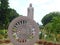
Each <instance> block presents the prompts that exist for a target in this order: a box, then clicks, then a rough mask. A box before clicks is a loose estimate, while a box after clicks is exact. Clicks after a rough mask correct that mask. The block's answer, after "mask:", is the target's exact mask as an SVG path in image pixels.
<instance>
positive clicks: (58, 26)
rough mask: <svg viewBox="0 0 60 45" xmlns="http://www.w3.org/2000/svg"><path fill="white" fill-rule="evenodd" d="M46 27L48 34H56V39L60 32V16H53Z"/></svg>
mask: <svg viewBox="0 0 60 45" xmlns="http://www.w3.org/2000/svg"><path fill="white" fill-rule="evenodd" d="M44 29H45V30H46V32H47V34H48V35H51V34H52V35H53V36H54V39H56V37H57V34H60V17H59V16H56V17H53V19H52V20H51V22H50V23H48V24H46V25H45V27H44Z"/></svg>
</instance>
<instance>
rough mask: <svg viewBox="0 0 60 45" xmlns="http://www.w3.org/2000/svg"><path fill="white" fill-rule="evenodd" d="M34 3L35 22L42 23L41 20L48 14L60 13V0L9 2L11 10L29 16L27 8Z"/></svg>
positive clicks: (16, 0) (20, 0)
mask: <svg viewBox="0 0 60 45" xmlns="http://www.w3.org/2000/svg"><path fill="white" fill-rule="evenodd" d="M30 3H32V4H33V7H34V20H35V21H36V22H38V23H39V24H42V23H41V19H42V18H43V17H44V16H45V15H46V14H48V13H50V12H53V11H60V0H9V5H10V7H11V8H13V9H15V10H16V11H17V13H19V14H21V15H23V16H27V8H28V7H29V4H30Z"/></svg>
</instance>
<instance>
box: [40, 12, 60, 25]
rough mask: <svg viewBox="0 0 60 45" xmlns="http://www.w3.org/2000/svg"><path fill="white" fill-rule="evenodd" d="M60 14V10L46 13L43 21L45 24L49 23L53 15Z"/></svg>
mask: <svg viewBox="0 0 60 45" xmlns="http://www.w3.org/2000/svg"><path fill="white" fill-rule="evenodd" d="M56 16H59V17H60V12H51V13H49V14H46V15H45V16H44V17H43V18H42V20H41V21H42V23H43V25H46V24H47V23H49V22H51V20H52V19H53V17H56Z"/></svg>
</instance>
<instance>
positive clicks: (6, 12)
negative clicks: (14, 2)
mask: <svg viewBox="0 0 60 45" xmlns="http://www.w3.org/2000/svg"><path fill="white" fill-rule="evenodd" d="M8 4H9V3H8V0H0V29H7V28H8V25H9V23H10V22H11V21H12V20H13V19H14V18H16V17H18V16H19V14H18V13H17V12H16V11H15V10H14V9H12V8H10V7H9V5H8Z"/></svg>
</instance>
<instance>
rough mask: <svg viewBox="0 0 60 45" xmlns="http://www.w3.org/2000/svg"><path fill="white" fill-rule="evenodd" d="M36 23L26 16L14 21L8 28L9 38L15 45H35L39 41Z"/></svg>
mask: <svg viewBox="0 0 60 45" xmlns="http://www.w3.org/2000/svg"><path fill="white" fill-rule="evenodd" d="M38 33H39V28H38V25H37V24H36V22H35V21H34V20H32V19H29V18H28V17H25V16H20V17H18V18H16V19H14V20H13V21H12V22H11V23H10V25H9V27H8V36H9V38H10V40H11V42H12V43H13V44H14V45H33V44H34V43H35V42H36V41H37V40H38V39H39V36H38Z"/></svg>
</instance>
